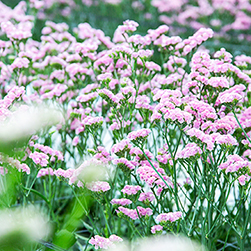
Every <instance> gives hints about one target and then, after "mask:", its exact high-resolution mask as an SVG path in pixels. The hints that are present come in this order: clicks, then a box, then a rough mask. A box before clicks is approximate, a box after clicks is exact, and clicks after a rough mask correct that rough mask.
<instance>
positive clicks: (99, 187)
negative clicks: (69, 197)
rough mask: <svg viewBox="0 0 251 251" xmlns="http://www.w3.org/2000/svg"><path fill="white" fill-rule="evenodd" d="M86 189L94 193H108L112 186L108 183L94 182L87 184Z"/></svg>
mask: <svg viewBox="0 0 251 251" xmlns="http://www.w3.org/2000/svg"><path fill="white" fill-rule="evenodd" d="M86 187H87V188H88V189H89V190H91V191H92V192H106V191H108V190H110V189H111V187H110V185H109V183H108V182H106V181H93V182H91V183H86Z"/></svg>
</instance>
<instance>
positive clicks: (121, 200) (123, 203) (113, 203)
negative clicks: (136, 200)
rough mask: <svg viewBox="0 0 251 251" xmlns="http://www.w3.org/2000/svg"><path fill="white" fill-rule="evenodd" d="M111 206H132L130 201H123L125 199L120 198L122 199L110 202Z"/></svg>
mask: <svg viewBox="0 0 251 251" xmlns="http://www.w3.org/2000/svg"><path fill="white" fill-rule="evenodd" d="M111 204H112V205H121V206H126V205H130V204H132V201H131V200H129V199H125V198H122V199H112V200H111Z"/></svg>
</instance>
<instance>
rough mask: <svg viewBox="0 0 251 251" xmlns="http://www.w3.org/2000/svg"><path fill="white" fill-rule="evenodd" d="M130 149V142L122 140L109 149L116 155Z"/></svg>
mask: <svg viewBox="0 0 251 251" xmlns="http://www.w3.org/2000/svg"><path fill="white" fill-rule="evenodd" d="M131 147H132V145H131V144H130V141H129V140H125V139H124V140H121V141H120V142H118V143H117V144H114V145H113V146H112V148H111V152H112V153H115V154H117V153H120V152H123V151H125V150H129V149H131Z"/></svg>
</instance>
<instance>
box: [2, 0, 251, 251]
mask: <svg viewBox="0 0 251 251" xmlns="http://www.w3.org/2000/svg"><path fill="white" fill-rule="evenodd" d="M40 2H41V1H33V2H32V3H33V4H34V6H36V5H38V6H39V4H40ZM17 9H18V8H17ZM19 18H20V20H18V18H17V17H15V20H16V22H13V21H12V19H11V20H5V21H2V22H1V32H2V33H3V34H4V35H5V38H6V39H5V40H0V83H1V85H0V86H1V87H0V94H1V100H0V107H1V110H0V125H1V127H2V128H3V133H2V134H1V133H0V151H1V155H0V161H1V167H0V174H1V175H0V179H1V183H0V184H1V189H0V192H1V200H0V207H1V208H9V207H19V206H24V205H29V204H33V203H34V204H35V205H37V206H39V207H40V210H42V211H43V212H45V213H46V214H47V215H48V216H49V218H50V221H51V223H52V225H53V228H52V229H53V230H52V231H51V234H50V235H49V236H47V239H41V240H39V242H38V243H36V244H33V245H36V246H33V249H34V250H36V249H39V250H44V249H46V248H52V249H54V250H61V249H70V248H72V247H74V248H76V249H77V248H79V250H90V249H91V248H93V249H94V248H95V249H99V248H103V249H107V248H109V247H113V246H114V245H116V243H117V242H121V241H123V240H126V239H127V240H129V241H132V240H135V239H137V238H143V237H145V236H151V235H160V234H161V235H166V234H167V233H173V234H177V235H178V234H184V235H186V236H188V237H190V238H192V239H196V240H198V241H199V242H201V243H202V244H203V245H204V246H206V247H207V248H208V249H209V250H236V249H238V248H239V249H240V250H242V251H243V250H248V248H249V246H250V245H249V244H250V234H249V230H250V220H249V219H250V214H251V201H250V199H251V198H250V188H251V185H250V177H251V162H250V161H251V149H250V147H251V140H250V136H251V134H250V128H251V125H250V123H251V112H250V103H251V102H250V85H251V78H250V73H251V72H250V64H251V57H250V56H246V55H239V56H236V57H234V56H233V55H232V54H231V53H229V52H228V51H226V49H224V48H222V49H220V50H219V51H216V52H215V53H213V54H210V53H209V51H208V50H207V49H205V48H204V47H202V46H200V45H201V44H202V43H203V42H205V41H207V40H209V39H213V36H214V32H213V30H211V29H210V28H200V29H199V30H197V31H196V32H195V33H194V34H193V35H191V36H190V37H188V38H186V39H182V38H181V37H179V36H171V35H168V31H169V27H168V26H166V25H161V26H159V27H158V28H156V29H149V30H148V31H147V34H145V35H139V34H137V29H138V27H139V24H138V23H137V22H135V21H132V20H126V21H124V22H123V24H121V25H119V26H118V27H117V29H116V31H115V33H114V37H113V39H111V38H110V37H109V36H106V35H105V33H104V32H103V31H101V30H97V29H94V28H92V27H91V26H90V25H89V24H88V23H80V24H78V26H77V27H75V29H74V33H71V32H69V27H68V25H67V24H66V23H54V22H52V21H47V22H46V24H45V27H44V28H43V29H42V36H41V37H40V40H41V41H35V40H33V39H32V38H31V36H32V28H33V21H32V20H33V18H31V17H30V16H26V15H25V13H21V14H20V16H19ZM156 55H157V56H158V57H159V59H158V61H156V60H154V58H155V56H156ZM41 104H46V105H47V107H48V106H49V107H53V109H52V108H51V109H48V108H47V109H46V110H44V109H41V108H40V106H41ZM31 107H34V108H32V109H31ZM34 109H35V112H34ZM36 109H37V110H36ZM36 111H37V112H36ZM19 114H21V115H19ZM35 114H36V116H35ZM15 118H16V119H15ZM22 118H23V121H22ZM52 125H53V126H52ZM40 127H41V128H42V130H39V128H40ZM16 132H19V133H16ZM20 132H21V133H20ZM0 245H1V239H0Z"/></svg>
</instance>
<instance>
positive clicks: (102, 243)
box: [89, 234, 123, 249]
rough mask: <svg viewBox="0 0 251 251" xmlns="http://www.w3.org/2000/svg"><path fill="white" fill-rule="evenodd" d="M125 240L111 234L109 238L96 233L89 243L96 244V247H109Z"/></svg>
mask: <svg viewBox="0 0 251 251" xmlns="http://www.w3.org/2000/svg"><path fill="white" fill-rule="evenodd" d="M121 241H123V239H122V238H120V237H118V236H116V235H114V234H113V235H111V236H110V237H109V238H105V237H101V236H99V235H95V236H94V237H92V238H91V239H90V240H89V243H90V244H92V245H94V246H95V249H99V248H102V249H108V248H109V247H112V246H113V244H114V243H116V242H121Z"/></svg>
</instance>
